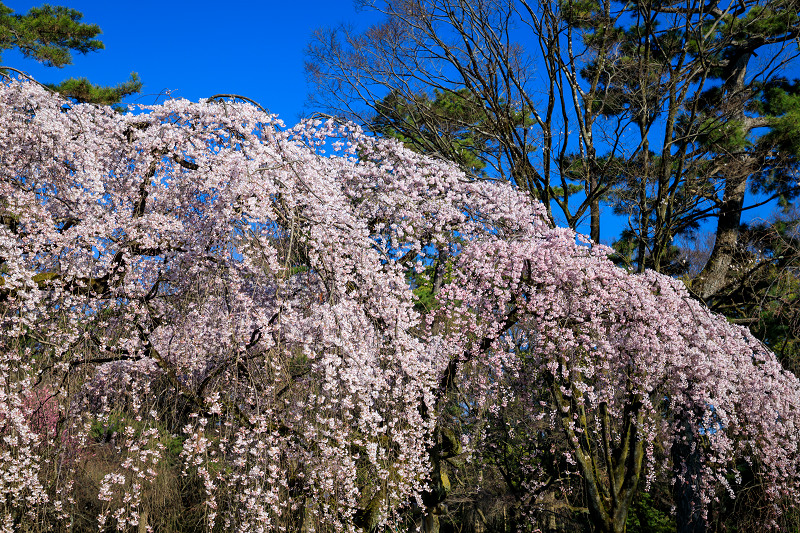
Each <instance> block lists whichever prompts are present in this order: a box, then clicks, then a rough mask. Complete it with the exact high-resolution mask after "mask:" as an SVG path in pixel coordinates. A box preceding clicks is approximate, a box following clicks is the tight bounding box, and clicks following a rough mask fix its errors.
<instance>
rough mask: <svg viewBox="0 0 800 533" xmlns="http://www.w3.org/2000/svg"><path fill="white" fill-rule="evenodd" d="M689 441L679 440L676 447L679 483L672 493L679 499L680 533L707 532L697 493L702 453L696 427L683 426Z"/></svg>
mask: <svg viewBox="0 0 800 533" xmlns="http://www.w3.org/2000/svg"><path fill="white" fill-rule="evenodd" d="M682 432H683V436H684V437H685V440H680V439H679V440H677V441H676V442H675V443H674V444H673V445H672V463H673V465H674V467H673V468H674V470H675V471H674V473H673V475H675V484H674V485H673V487H672V493H673V497H674V500H675V511H676V516H675V522H676V526H677V527H676V533H704V532H705V530H706V526H705V520H703V513H702V511H703V504H702V502H701V501H700V498H699V493H698V490H697V486H698V483H700V475H701V470H700V467H701V464H700V452H699V450H698V449H697V439H696V438H695V434H694V432H695V428H694V427H692V425H691V424H689V423H688V422H684V423H683V427H682Z"/></svg>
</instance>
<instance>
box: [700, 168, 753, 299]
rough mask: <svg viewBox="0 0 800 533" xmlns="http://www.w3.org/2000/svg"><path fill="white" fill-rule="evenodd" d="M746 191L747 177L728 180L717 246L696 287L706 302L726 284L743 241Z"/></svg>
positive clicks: (720, 217) (718, 225)
mask: <svg viewBox="0 0 800 533" xmlns="http://www.w3.org/2000/svg"><path fill="white" fill-rule="evenodd" d="M746 191H747V177H746V176H740V177H736V178H729V179H728V181H727V182H726V183H725V192H724V193H723V196H722V207H721V208H720V214H719V219H718V221H717V232H716V240H715V241H714V249H713V250H712V252H711V257H709V259H708V262H707V263H706V266H705V267H704V268H703V271H702V272H701V273H700V275H699V276H698V277H697V280H696V282H695V286H694V288H695V292H697V294H699V295H700V297H701V298H702V299H703V300H704V301H705V302H706V303H708V302H709V300H711V299H713V297H714V295H716V294H717V293H718V292H719V291H720V290H721V289H722V288H723V287H724V286H725V281H726V279H727V275H728V270H729V269H730V266H731V263H732V262H733V255H734V253H735V252H736V245H737V244H738V242H739V224H740V223H741V220H742V207H743V206H744V195H745V192H746Z"/></svg>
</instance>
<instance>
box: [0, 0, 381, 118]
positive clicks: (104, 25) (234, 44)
mask: <svg viewBox="0 0 800 533" xmlns="http://www.w3.org/2000/svg"><path fill="white" fill-rule="evenodd" d="M4 3H5V4H6V5H7V6H8V7H9V8H11V9H13V10H14V11H15V12H16V13H25V12H27V11H28V9H30V8H31V7H38V6H40V5H41V4H43V3H45V2H44V1H41V2H18V1H14V0H5V1H4ZM47 3H50V4H53V5H64V6H66V7H71V8H73V9H77V10H78V11H80V12H82V13H83V15H84V18H83V21H84V22H87V23H94V24H97V25H99V26H100V28H101V29H102V30H103V35H101V36H100V39H101V40H102V41H103V43H104V44H105V50H101V51H99V52H97V53H91V54H88V55H86V56H81V55H77V56H75V57H74V61H73V65H71V66H68V67H65V68H63V69H55V68H46V67H43V66H40V65H39V64H37V63H36V62H34V61H31V60H25V59H23V58H22V57H21V56H20V55H19V54H17V53H15V52H13V51H10V50H9V51H6V52H4V53H3V57H2V59H3V63H4V64H5V65H8V66H10V67H14V68H18V69H20V70H23V71H25V72H28V73H29V74H31V75H32V76H34V77H35V78H36V79H37V80H39V81H42V82H59V81H61V80H63V79H65V78H68V77H87V78H89V79H90V80H92V81H93V82H95V83H100V84H107V85H113V84H116V83H120V82H123V81H125V80H127V79H128V76H129V74H130V73H131V72H138V73H139V76H140V77H141V79H142V81H143V82H144V89H143V91H142V96H140V98H141V100H140V101H141V102H142V103H146V104H150V103H153V100H154V99H155V97H156V96H157V95H158V94H159V93H161V92H162V91H167V90H168V91H171V93H172V95H173V96H175V97H183V98H188V99H190V100H198V99H200V98H203V97H207V96H211V95H213V94H218V93H235V94H241V95H244V96H247V97H248V98H252V99H254V100H256V101H257V102H259V103H260V104H262V105H263V106H264V107H266V108H267V109H269V110H270V111H271V112H273V113H278V114H279V115H280V117H281V118H282V119H283V120H284V121H285V122H286V123H287V124H293V123H295V122H297V119H298V118H299V117H300V116H301V113H302V112H303V104H304V102H305V100H306V94H307V90H306V83H305V75H304V73H303V51H304V49H305V47H306V44H307V43H308V41H309V38H310V35H311V32H312V31H313V30H314V29H316V28H318V27H321V26H334V25H338V24H340V23H349V24H354V25H356V26H357V27H360V26H362V25H364V26H366V25H368V24H369V23H370V22H374V21H376V20H377V19H376V16H375V15H374V14H372V13H367V12H363V11H356V9H355V7H354V4H353V2H352V0H331V1H324V0H304V1H302V2H297V1H292V0H289V1H274V0H267V1H263V2H225V1H222V2H208V1H205V0H198V1H195V2H185V1H172V2H170V1H160V2H159V1H154V0H142V1H137V2H124V1H123V2H114V1H108V0H105V1H99V0H49V1H48V2H47Z"/></svg>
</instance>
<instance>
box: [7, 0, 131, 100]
mask: <svg viewBox="0 0 800 533" xmlns="http://www.w3.org/2000/svg"><path fill="white" fill-rule="evenodd" d="M82 19H83V14H82V13H81V12H79V11H76V10H75V9H70V8H67V7H63V6H51V5H48V4H44V5H43V6H42V7H38V8H31V9H30V10H29V11H28V12H27V13H26V14H24V15H21V14H17V13H14V10H12V9H11V8H9V7H7V6H6V5H4V4H3V3H0V52H2V51H3V50H10V49H16V50H19V52H20V53H21V54H22V55H23V56H24V57H26V58H29V59H33V60H35V61H38V62H39V63H42V64H44V65H46V66H49V67H58V68H61V67H64V66H66V65H70V64H72V54H73V53H79V54H88V53H89V52H96V51H98V50H102V49H103V48H104V47H103V43H102V42H101V41H100V40H99V39H96V37H97V36H98V35H100V33H101V31H100V27H99V26H97V25H96V24H86V23H84V22H81V21H82ZM9 71H10V68H9V67H6V68H5V69H4V68H3V67H2V65H0V75H8V73H9ZM48 87H49V88H50V89H52V90H54V91H56V92H59V93H61V94H62V95H63V96H66V97H67V98H70V99H72V100H74V101H75V102H79V103H93V104H98V105H114V104H118V103H119V102H120V101H121V100H122V99H123V98H125V97H126V96H130V95H132V94H136V93H138V92H139V91H141V89H142V82H141V81H140V80H139V76H138V75H137V74H136V73H132V74H131V77H130V79H129V80H128V81H126V82H124V83H120V84H119V85H116V86H113V87H106V86H100V85H94V84H92V83H91V82H90V81H89V80H87V79H86V78H78V79H76V78H70V79H68V80H65V81H63V82H61V83H59V84H50V85H48Z"/></svg>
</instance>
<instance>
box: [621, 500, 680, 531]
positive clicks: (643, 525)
mask: <svg viewBox="0 0 800 533" xmlns="http://www.w3.org/2000/svg"><path fill="white" fill-rule="evenodd" d="M664 507H665V506H664V504H661V505H657V504H656V503H655V501H654V498H653V496H652V495H650V494H649V493H647V492H641V493H639V495H638V497H637V498H636V499H635V500H634V501H633V505H632V506H631V509H630V511H629V512H628V522H627V533H673V532H674V531H675V519H674V518H673V517H672V516H670V512H669V508H668V506H666V507H667V508H666V509H665V508H664Z"/></svg>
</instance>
